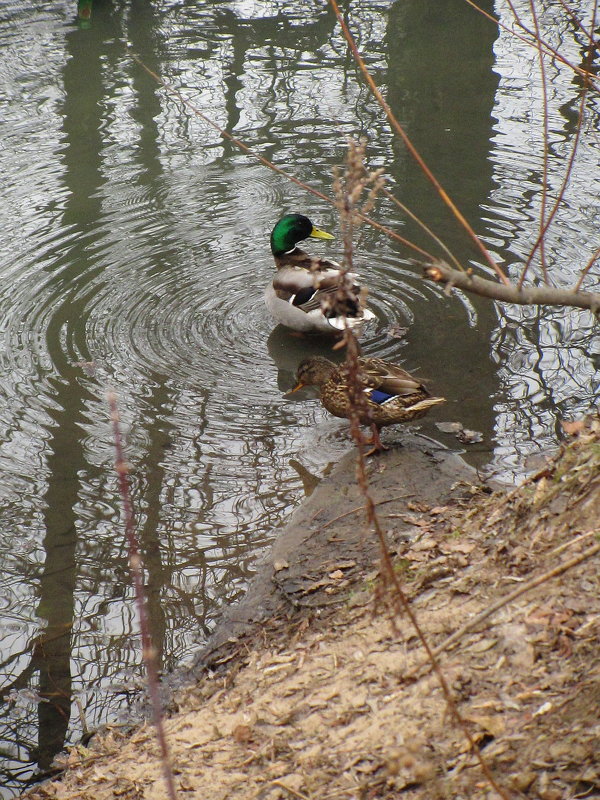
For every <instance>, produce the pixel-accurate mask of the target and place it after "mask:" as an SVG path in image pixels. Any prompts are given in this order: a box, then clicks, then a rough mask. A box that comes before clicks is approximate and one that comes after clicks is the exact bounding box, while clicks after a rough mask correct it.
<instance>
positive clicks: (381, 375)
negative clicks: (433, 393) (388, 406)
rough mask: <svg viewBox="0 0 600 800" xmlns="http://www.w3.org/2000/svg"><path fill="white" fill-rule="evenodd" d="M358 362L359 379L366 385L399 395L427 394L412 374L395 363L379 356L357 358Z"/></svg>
mask: <svg viewBox="0 0 600 800" xmlns="http://www.w3.org/2000/svg"><path fill="white" fill-rule="evenodd" d="M358 363H359V367H360V374H361V379H362V380H363V381H364V383H365V385H366V386H370V387H372V388H373V389H379V390H380V391H381V392H385V393H386V394H390V395H398V396H400V397H406V396H407V395H411V394H415V393H417V392H419V393H424V394H425V396H428V395H429V392H428V391H427V389H426V388H425V386H423V384H422V383H421V382H420V381H419V380H417V379H416V378H415V377H414V375H411V374H410V372H407V371H406V370H405V369H402V367H399V366H398V365H397V364H391V363H390V362H389V361H384V360H383V359H381V358H359V359H358Z"/></svg>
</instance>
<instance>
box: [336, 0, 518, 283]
mask: <svg viewBox="0 0 600 800" xmlns="http://www.w3.org/2000/svg"><path fill="white" fill-rule="evenodd" d="M329 2H330V4H331V7H332V8H333V11H334V13H335V15H336V17H337V20H338V22H339V24H340V27H341V29H342V33H343V34H344V37H345V39H346V41H347V42H348V46H349V48H350V51H351V53H352V55H353V57H354V60H355V61H356V63H357V64H358V66H359V68H360V71H361V72H362V74H363V77H364V79H365V80H366V82H367V84H368V86H369V88H370V90H371V93H372V94H373V96H374V97H375V99H376V100H377V102H378V103H379V105H380V106H381V108H382V109H383V111H384V113H385V115H386V117H387V118H388V122H389V123H390V125H391V126H392V128H393V130H394V131H395V132H396V133H397V134H398V136H399V137H400V138H401V139H402V141H403V142H404V146H405V147H406V149H407V150H408V152H409V153H410V155H411V157H412V158H413V159H414V161H415V162H416V163H417V164H418V165H419V167H420V168H421V170H422V172H423V174H424V175H425V177H426V178H427V179H428V180H429V182H430V183H431V184H432V185H433V187H434V189H435V190H436V192H437V193H438V195H439V196H440V198H441V199H442V201H443V202H444V203H445V205H446V206H447V207H448V208H449V209H450V211H451V212H452V214H453V215H454V216H455V218H456V219H457V220H458V222H459V223H460V225H461V226H462V227H463V229H464V230H465V231H466V233H467V234H468V236H469V238H470V239H471V241H472V242H473V244H474V245H475V247H476V248H477V249H478V250H479V252H480V253H481V255H482V256H483V258H484V259H485V260H486V261H487V263H488V264H489V265H490V266H491V267H492V269H493V270H494V272H495V273H496V274H497V275H498V277H499V278H500V280H501V281H502V283H504V284H505V285H506V286H510V281H509V280H508V278H507V277H506V275H505V274H504V272H502V270H501V269H500V267H499V265H498V264H497V263H496V262H495V261H494V259H493V258H492V256H491V254H490V253H489V252H488V250H487V248H486V247H485V246H484V244H483V242H482V241H481V239H480V238H479V237H478V236H477V234H476V233H475V231H474V230H473V228H472V227H471V226H470V225H469V223H468V222H467V220H466V218H465V217H464V216H463V214H462V213H461V212H460V211H459V209H458V207H457V206H456V205H455V204H454V202H453V201H452V199H451V198H450V196H449V195H448V193H447V192H446V190H445V189H444V187H443V186H442V185H441V183H440V182H439V181H438V179H437V178H436V177H435V175H434V174H433V172H432V171H431V170H430V169H429V167H428V166H427V164H426V163H425V161H424V159H423V157H422V156H421V154H420V153H419V151H418V150H417V148H416V147H415V146H414V144H413V143H412V141H411V140H410V138H409V136H408V134H407V133H406V131H405V130H404V128H403V127H402V125H400V123H399V122H398V120H397V119H396V117H395V116H394V113H393V112H392V109H391V108H390V106H389V105H388V104H387V102H386V100H385V99H384V97H383V95H382V94H381V92H380V91H379V89H378V88H377V86H376V84H375V81H374V80H373V78H372V76H371V73H370V72H369V70H368V69H367V66H366V64H365V62H364V60H363V58H362V56H361V54H360V52H359V50H358V47H357V46H356V42H355V41H354V38H353V36H352V34H351V33H350V29H349V28H348V26H347V24H346V21H345V20H344V18H343V16H342V14H341V12H340V9H339V6H338V4H337V2H336V0H329Z"/></svg>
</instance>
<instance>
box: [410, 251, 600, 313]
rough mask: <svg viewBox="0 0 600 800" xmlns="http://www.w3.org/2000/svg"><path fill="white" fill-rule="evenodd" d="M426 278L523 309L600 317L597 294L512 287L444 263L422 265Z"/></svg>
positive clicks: (536, 287) (599, 297) (447, 288)
mask: <svg viewBox="0 0 600 800" xmlns="http://www.w3.org/2000/svg"><path fill="white" fill-rule="evenodd" d="M423 271H424V275H425V277H426V278H429V280H431V281H434V282H435V283H443V284H445V285H446V290H447V291H449V290H450V289H452V288H454V287H456V288H457V289H462V290H463V291H465V292H471V293H472V294H478V295H480V296H481V297H489V298H491V299H492V300H501V301H503V302H504V303H516V304H518V305H522V306H529V305H540V306H574V307H575V308H585V309H589V310H590V311H591V312H592V313H593V314H595V315H596V316H597V317H600V294H599V293H598V292H575V291H573V290H572V289H555V288H554V287H552V286H526V287H524V288H519V287H517V286H514V285H512V284H510V285H508V286H506V285H505V284H502V283H496V282H495V281H490V280H487V279H486V278H480V277H479V276H478V275H475V274H473V272H472V270H471V271H467V272H459V271H458V270H456V269H453V268H452V267H450V266H448V264H446V263H445V262H444V261H435V262H432V263H429V264H424V265H423Z"/></svg>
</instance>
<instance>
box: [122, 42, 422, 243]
mask: <svg viewBox="0 0 600 800" xmlns="http://www.w3.org/2000/svg"><path fill="white" fill-rule="evenodd" d="M132 58H133V59H134V61H136V63H138V64H139V65H140V67H141V68H142V69H143V70H144V71H145V72H147V73H148V75H150V77H152V78H153V79H154V80H155V81H156V82H157V83H158V84H160V85H161V86H162V87H163V89H165V90H166V91H167V92H169V94H172V95H173V96H174V97H177V99H178V100H180V102H181V103H183V105H184V106H186V108H189V110H190V111H191V112H192V113H193V114H194V115H195V116H197V117H199V118H200V119H201V120H204V122H206V124H207V125H210V127H211V128H213V129H214V130H215V131H217V132H218V133H219V134H220V135H221V136H222V137H223V138H224V139H227V141H229V142H231V143H232V144H234V145H235V146H236V147H238V148H239V149H240V150H241V151H242V152H244V153H246V154H247V155H249V156H252V157H253V158H255V159H256V160H257V161H259V162H260V163H261V164H262V165H263V166H265V167H268V168H269V169H271V170H273V172H276V173H277V174H278V175H281V176H282V177H283V178H286V180H289V181H292V183H295V184H296V185H297V186H300V187H301V188H302V189H304V190H305V191H306V192H310V194H312V195H314V196H315V197H318V198H320V199H321V200H324V201H325V202H326V203H329V204H330V205H332V206H335V205H336V202H335V200H334V199H333V198H331V197H328V196H327V195H326V194H323V192H320V191H319V190H318V189H315V188H314V187H312V186H309V185H308V184H307V183H304V182H303V181H301V180H300V179H299V178H296V177H295V176H294V175H292V174H291V173H289V172H286V171H285V170H284V169H281V167H278V166H277V165H276V164H273V162H272V161H269V159H268V158H265V157H264V156H262V155H261V154H260V153H257V152H256V150H253V149H252V148H251V147H249V146H248V145H247V144H245V143H244V142H242V140H241V139H238V138H237V137H235V136H233V135H232V134H231V133H229V131H226V130H225V129H224V128H221V126H220V125H217V123H216V122H214V121H213V120H212V119H211V118H210V117H208V116H207V115H206V114H204V112H202V111H200V109H199V108H197V107H196V106H195V105H194V104H193V103H192V102H191V101H190V100H188V99H187V98H186V97H184V96H183V95H182V94H181V92H180V91H179V89H176V88H175V87H174V86H172V85H171V84H169V83H167V82H166V81H165V80H164V79H163V78H161V77H160V75H158V74H157V73H156V72H154V71H153V70H151V69H150V67H148V66H146V64H144V62H143V61H142V59H141V58H140V57H139V56H138V55H136V54H135V53H132ZM357 216H358V218H359V219H360V220H361V221H362V222H365V223H366V224H367V225H370V226H371V227H372V228H375V229H376V230H378V231H381V232H382V233H385V235H386V236H390V237H391V238H392V239H395V240H396V241H397V242H400V244H403V245H405V246H406V247H408V248H410V249H411V250H414V251H415V252H417V253H420V254H421V255H423V256H426V257H428V258H432V255H431V253H428V252H427V251H426V250H424V249H423V248H422V247H419V246H418V245H416V244H415V243H414V242H411V241H409V240H408V239H405V238H404V237H403V236H400V234H399V233H396V232H395V231H393V230H392V229H391V228H387V227H386V226H385V225H382V224H381V223H379V222H376V221H375V220H374V219H371V218H370V217H368V216H366V215H365V214H363V213H361V212H357Z"/></svg>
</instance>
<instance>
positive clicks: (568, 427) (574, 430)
mask: <svg viewBox="0 0 600 800" xmlns="http://www.w3.org/2000/svg"><path fill="white" fill-rule="evenodd" d="M560 424H561V427H562V429H563V431H564V432H565V433H566V434H567V436H577V434H578V433H580V432H581V431H582V430H583V429H584V428H585V420H583V419H577V420H575V421H574V422H569V421H568V420H566V419H563V420H561V422H560Z"/></svg>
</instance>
